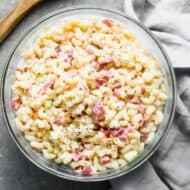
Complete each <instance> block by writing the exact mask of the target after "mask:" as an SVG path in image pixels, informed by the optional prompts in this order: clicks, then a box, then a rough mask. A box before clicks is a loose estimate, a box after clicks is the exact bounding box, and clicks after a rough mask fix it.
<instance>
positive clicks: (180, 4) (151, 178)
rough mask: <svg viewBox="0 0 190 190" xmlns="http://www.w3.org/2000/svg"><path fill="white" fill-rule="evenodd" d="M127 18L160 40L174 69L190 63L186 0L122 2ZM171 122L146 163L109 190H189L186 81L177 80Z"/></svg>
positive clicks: (189, 99)
mask: <svg viewBox="0 0 190 190" xmlns="http://www.w3.org/2000/svg"><path fill="white" fill-rule="evenodd" d="M124 2H125V5H124V8H125V12H126V14H127V15H129V16H131V17H133V18H135V19H137V20H139V21H141V22H142V23H144V25H146V26H148V27H149V29H150V30H152V31H153V33H154V34H155V35H156V36H157V37H158V38H159V39H160V40H161V42H162V44H163V45H164V46H165V49H166V51H167V52H168V55H169V57H170V59H171V62H172V64H173V65H174V67H189V68H190V63H188V62H189V60H190V59H189V58H190V53H189V52H190V51H189V50H190V1H189V0H125V1H124ZM177 79H178V80H177V82H178V86H179V88H178V97H177V108H176V114H175V119H174V121H173V124H172V127H171V128H170V130H169V132H168V134H167V136H166V137H165V139H164V140H163V142H162V144H161V146H160V147H159V149H158V150H157V151H156V153H155V154H154V155H153V156H152V157H151V159H150V160H149V161H147V162H146V163H144V164H143V165H142V166H140V167H139V168H138V169H136V170H134V171H133V172H131V173H129V174H126V175H124V176H122V177H119V178H116V179H113V180H111V181H110V182H111V185H112V189H113V190H170V189H172V190H190V88H189V87H190V77H188V76H183V77H181V78H180V76H177Z"/></svg>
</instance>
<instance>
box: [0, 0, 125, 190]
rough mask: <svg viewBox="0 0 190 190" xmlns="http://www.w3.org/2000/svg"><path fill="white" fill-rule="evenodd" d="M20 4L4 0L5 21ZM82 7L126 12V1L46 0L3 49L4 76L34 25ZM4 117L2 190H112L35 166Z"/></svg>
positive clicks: (0, 127) (0, 129)
mask: <svg viewBox="0 0 190 190" xmlns="http://www.w3.org/2000/svg"><path fill="white" fill-rule="evenodd" d="M16 2H18V0H0V18H2V17H3V16H4V15H6V13H7V12H8V11H10V10H11V8H12V7H13V6H14V5H15V4H16ZM79 4H96V5H98V6H107V7H111V8H115V9H120V10H122V7H123V3H122V0H103V1H102V0H94V1H90V0H78V1H77V0H76V1H75V0H71V1H68V0H44V1H43V2H42V3H41V4H40V5H38V6H37V7H35V8H34V9H33V10H32V11H31V12H30V13H29V14H28V15H27V16H26V17H25V18H24V19H23V21H22V22H21V23H20V24H18V26H17V27H16V29H15V30H14V31H13V32H12V33H11V35H10V36H9V37H8V38H7V39H6V40H5V41H4V43H3V44H2V45H0V75H1V71H2V68H3V66H4V65H5V64H6V60H7V57H8V55H9V52H10V50H11V48H12V47H13V46H14V45H15V40H17V39H18V37H19V36H20V35H21V34H22V33H23V32H24V31H25V30H26V28H27V27H28V26H30V24H32V23H34V22H36V21H38V19H40V18H41V17H42V16H44V15H46V14H47V13H50V12H53V11H55V10H58V9H61V8H65V7H68V6H72V5H79ZM1 115H2V114H1V113H0V118H1V121H0V190H52V189H53V190H76V189H77V190H108V189H109V183H108V182H98V183H79V182H72V181H67V180H64V179H60V178H58V177H55V176H53V175H50V174H48V173H46V172H44V171H42V170H41V169H39V168H37V167H36V166H34V165H33V164H32V163H31V162H30V161H28V160H27V159H26V158H25V157H24V156H23V154H22V153H21V152H20V151H19V150H18V148H17V147H16V145H15V144H14V142H13V141H12V139H11V138H10V136H9V134H8V131H7V129H6V126H5V124H4V122H3V121H2V116H1Z"/></svg>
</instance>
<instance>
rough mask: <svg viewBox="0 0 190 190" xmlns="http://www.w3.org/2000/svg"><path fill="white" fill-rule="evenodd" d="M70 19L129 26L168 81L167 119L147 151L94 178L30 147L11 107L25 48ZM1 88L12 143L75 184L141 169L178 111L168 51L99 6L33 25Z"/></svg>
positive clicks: (139, 27)
mask: <svg viewBox="0 0 190 190" xmlns="http://www.w3.org/2000/svg"><path fill="white" fill-rule="evenodd" d="M71 17H77V18H79V19H82V20H89V18H91V17H107V18H110V19H113V20H117V21H119V22H121V23H124V24H125V25H126V26H127V28H128V30H129V31H131V32H133V33H134V34H135V35H136V36H137V38H138V39H139V41H140V42H141V43H142V44H143V46H144V48H145V49H147V51H148V52H150V53H151V54H153V55H154V56H155V57H156V58H157V59H158V60H159V61H160V63H161V69H162V71H163V73H164V76H165V79H166V82H167V88H168V99H167V102H166V105H165V108H164V120H163V122H162V123H161V124H160V125H159V126H158V128H157V132H156V135H155V138H154V140H153V142H152V143H151V144H149V145H148V146H146V148H145V150H144V151H143V152H142V153H141V154H139V156H138V157H137V159H135V160H134V161H133V162H132V163H131V164H130V165H126V166H124V167H120V168H119V169H116V170H107V171H105V172H100V173H97V174H92V175H83V174H78V173H76V172H75V171H73V170H72V169H71V168H69V167H68V166H65V165H63V164H62V165H60V164H56V163H54V162H53V161H51V160H47V159H45V158H44V157H43V156H42V154H41V153H39V152H37V151H35V150H34V149H32V148H31V146H30V144H29V143H28V142H27V141H26V139H25V138H24V136H23V135H22V133H21V132H20V131H19V130H18V128H17V127H16V123H15V114H14V112H13V110H12V107H11V97H12V94H11V93H12V92H11V86H12V84H13V81H14V71H15V68H16V66H17V63H18V62H20V61H21V54H22V52H23V50H24V49H26V48H27V47H28V46H30V44H32V43H33V42H34V41H35V40H36V39H37V38H38V37H39V36H40V34H41V33H43V32H44V31H47V30H48V29H49V28H50V29H51V28H52V27H55V26H56V25H60V24H61V23H62V22H64V20H65V19H69V18H71ZM1 87H2V94H1V98H2V99H1V100H2V112H3V113H4V119H5V122H6V126H7V128H8V130H9V132H10V134H11V136H12V138H13V140H14V141H15V143H16V144H17V146H18V147H19V149H20V150H21V151H22V153H23V154H24V155H25V156H26V157H27V158H28V159H29V160H30V161H32V162H33V163H34V164H35V165H36V166H38V167H39V168H41V169H43V170H45V171H46V172H49V173H51V174H54V175H57V176H59V177H62V178H66V179H70V180H75V181H86V182H89V181H102V180H108V179H112V178H115V177H118V176H121V175H123V174H126V173H128V172H130V171H132V170H134V169H135V168H137V167H138V166H140V165H141V164H142V163H143V162H145V161H146V160H147V159H148V158H149V157H150V156H151V155H152V154H153V153H154V151H155V150H156V149H157V148H158V146H159V144H160V141H161V139H162V138H163V136H164V135H165V134H166V131H167V129H168V128H169V125H170V123H171V121H172V118H173V114H174V110H175V99H176V87H175V76H174V72H173V69H172V66H171V65H170V63H169V60H168V57H167V55H166V52H165V51H164V49H163V47H162V46H161V45H160V43H159V42H158V40H157V39H155V37H154V36H153V34H152V33H151V32H150V31H149V30H147V29H146V28H145V27H144V26H143V25H142V24H140V23H138V22H137V21H135V20H133V19H131V18H129V17H128V16H126V15H124V14H122V13H119V12H116V11H113V10H106V9H103V8H97V7H88V6H85V7H71V8H68V9H61V10H58V11H56V12H54V13H52V14H50V15H48V16H46V17H44V18H42V19H41V20H40V21H37V22H36V23H34V25H32V26H31V27H30V28H29V30H27V31H26V32H25V34H24V35H22V37H21V38H20V39H19V40H18V42H17V44H16V46H15V47H14V48H13V51H12V53H11V55H10V57H9V59H8V62H7V64H6V65H5V68H4V72H3V76H2V80H1Z"/></svg>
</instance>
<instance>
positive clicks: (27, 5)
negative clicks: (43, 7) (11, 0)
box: [0, 0, 41, 43]
mask: <svg viewBox="0 0 190 190" xmlns="http://www.w3.org/2000/svg"><path fill="white" fill-rule="evenodd" d="M40 1H41V0H20V2H19V3H18V4H17V5H16V7H15V8H14V9H13V10H12V11H11V12H10V13H9V14H8V15H7V16H5V17H4V18H3V19H2V20H1V21H0V43H1V42H2V41H3V40H4V39H5V38H6V37H7V35H8V34H9V33H10V32H11V31H12V30H13V29H14V27H15V26H16V24H17V23H18V22H19V21H20V20H21V19H22V18H23V17H24V15H25V14H26V13H27V12H28V11H29V10H30V9H31V8H32V7H34V6H35V5H36V4H37V3H39V2H40Z"/></svg>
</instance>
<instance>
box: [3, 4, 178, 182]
mask: <svg viewBox="0 0 190 190" xmlns="http://www.w3.org/2000/svg"><path fill="white" fill-rule="evenodd" d="M88 9H91V10H98V11H105V12H109V13H112V14H115V15H118V16H120V17H123V18H125V19H128V20H130V21H131V22H133V23H135V24H136V25H138V26H139V27H140V28H141V29H143V30H144V31H145V32H146V33H147V34H148V35H149V36H150V37H151V38H152V40H153V41H154V43H155V44H156V45H157V47H158V48H159V49H160V51H161V53H162V54H163V57H164V59H165V60H166V62H167V65H168V69H169V72H170V74H171V79H172V84H171V85H172V87H173V88H172V94H173V97H172V100H173V102H172V103H173V104H172V105H171V107H172V110H171V112H170V115H169V119H168V122H167V126H166V127H165V129H164V132H163V135H162V136H161V137H160V139H159V142H158V143H157V144H155V146H154V147H152V149H151V151H149V152H148V153H147V154H146V155H145V156H144V158H143V159H141V160H139V161H138V162H137V163H136V165H134V166H132V167H129V168H128V169H127V170H123V171H119V172H118V173H113V174H112V173H111V174H108V175H106V176H101V178H100V177H98V176H73V175H69V174H65V173H63V172H59V171H57V170H55V169H53V168H50V167H49V166H46V165H44V164H41V163H39V162H36V161H35V160H34V159H33V158H32V157H31V156H30V155H29V154H28V153H27V151H26V150H25V149H24V148H23V147H22V145H21V144H20V142H19V141H18V140H17V137H16V136H15V134H14V132H13V131H12V128H11V124H10V122H9V119H8V116H7V112H6V106H5V94H4V87H5V80H6V74H7V70H8V67H9V63H10V60H11V58H12V56H13V54H14V52H15V50H16V49H17V47H18V46H19V45H20V43H21V42H22V40H23V39H24V38H25V37H26V36H27V34H28V33H29V32H30V31H32V30H33V29H35V28H36V27H37V26H38V25H40V24H41V23H42V22H44V21H46V20H48V19H49V18H51V17H53V16H56V15H59V14H61V13H64V12H70V11H75V10H88ZM116 20H117V19H116ZM1 84H2V86H1V102H2V104H1V110H2V113H3V119H4V121H5V124H6V127H7V128H8V131H9V134H10V136H11V137H12V139H13V141H14V142H15V144H16V145H17V147H18V148H19V150H20V151H21V152H22V153H23V154H24V156H25V157H27V158H28V160H30V161H31V162H32V163H33V164H34V165H36V166H37V167H38V168H40V169H42V170H44V171H46V172H48V173H50V174H52V175H55V176H58V177H61V178H64V179H69V180H73V181H81V182H93V181H104V180H109V179H113V178H117V177H120V176H122V175H124V174H127V173H129V172H131V171H133V170H134V169H136V168H137V167H139V166H140V165H142V164H143V163H144V162H145V161H147V160H148V159H149V158H150V157H151V156H152V155H153V153H154V152H155V151H156V150H157V148H158V147H159V145H160V144H161V141H162V140H163V138H164V137H165V136H166V133H167V131H168V129H169V128H170V126H171V123H172V121H173V118H174V113H175V107H176V98H177V92H176V78H175V73H174V70H173V67H172V65H171V62H170V60H169V57H168V55H167V53H166V51H165V49H164V47H163V46H162V45H161V44H160V42H159V40H158V39H157V37H155V36H154V35H153V33H152V32H151V31H150V30H149V29H148V28H147V27H146V26H144V25H143V24H142V23H140V22H139V21H137V20H135V19H133V18H131V17H130V16H128V15H126V14H125V13H123V12H121V11H118V10H114V9H110V8H108V7H105V6H104V7H103V8H99V7H98V6H95V5H82V6H81V5H80V6H70V7H67V8H61V9H59V10H57V11H53V12H51V13H49V14H47V15H45V16H43V17H41V18H40V19H39V20H38V21H37V22H35V23H33V24H31V25H30V26H29V27H28V28H27V29H26V30H25V31H24V32H23V34H22V35H21V36H20V37H19V38H18V39H17V40H16V42H15V44H14V46H13V48H12V49H11V51H10V54H9V56H8V59H7V61H6V64H5V66H4V67H3V72H2V78H1Z"/></svg>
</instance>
